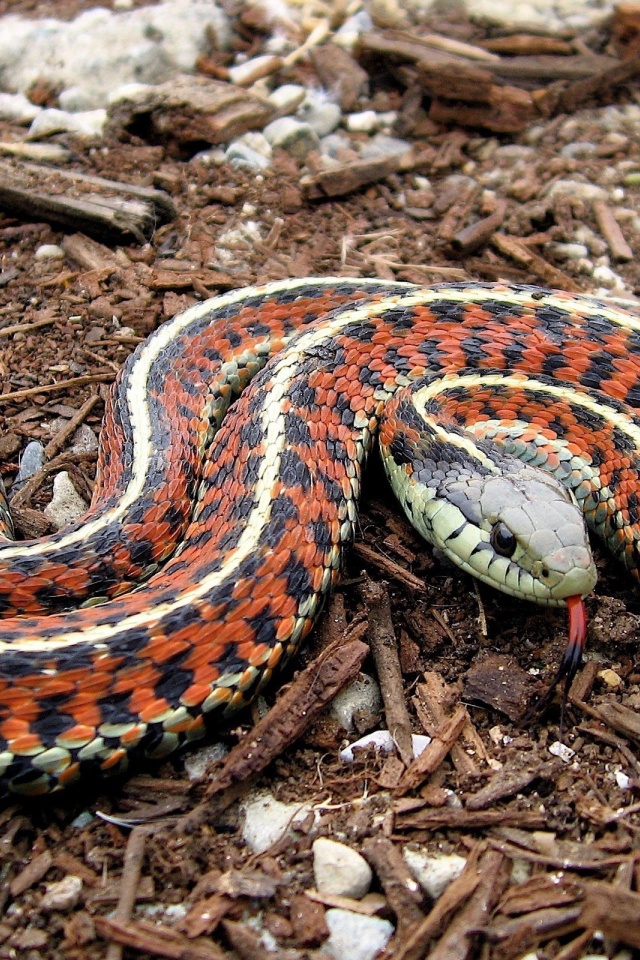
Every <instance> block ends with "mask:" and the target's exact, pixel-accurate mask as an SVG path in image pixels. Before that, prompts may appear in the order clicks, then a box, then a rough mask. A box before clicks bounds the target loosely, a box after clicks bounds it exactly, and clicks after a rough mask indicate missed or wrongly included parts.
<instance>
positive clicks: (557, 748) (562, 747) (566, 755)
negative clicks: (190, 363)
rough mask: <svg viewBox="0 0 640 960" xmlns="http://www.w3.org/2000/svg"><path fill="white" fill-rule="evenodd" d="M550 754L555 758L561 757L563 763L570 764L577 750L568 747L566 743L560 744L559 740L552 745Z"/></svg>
mask: <svg viewBox="0 0 640 960" xmlns="http://www.w3.org/2000/svg"><path fill="white" fill-rule="evenodd" d="M549 753H550V754H552V756H554V757H559V758H560V759H561V760H562V762H563V763H570V762H571V761H572V760H573V758H574V757H575V755H576V752H575V750H572V749H571V747H568V746H567V745H566V743H560V741H559V740H556V741H555V743H552V744H551V746H550V747H549Z"/></svg>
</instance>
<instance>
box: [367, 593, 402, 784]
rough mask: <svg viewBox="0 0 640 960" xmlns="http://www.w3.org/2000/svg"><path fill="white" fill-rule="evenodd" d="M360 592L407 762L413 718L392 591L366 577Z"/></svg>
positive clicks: (387, 706)
mask: <svg viewBox="0 0 640 960" xmlns="http://www.w3.org/2000/svg"><path fill="white" fill-rule="evenodd" d="M360 594H361V596H362V599H363V601H364V603H365V604H366V606H367V609H368V621H369V630H368V637H369V643H370V644H371V653H372V654H373V658H374V661H375V664H376V672H377V675H378V680H379V681H380V689H381V692H382V700H383V702H384V710H385V718H386V723H387V728H388V730H389V732H390V733H391V736H392V737H393V740H394V742H395V744H396V746H397V748H398V753H399V754H400V757H401V758H402V760H403V762H404V763H405V764H406V765H407V766H408V765H409V764H410V763H411V761H412V760H413V740H412V731H411V718H410V716H409V711H408V709H407V704H406V700H405V696H404V686H403V681H402V670H401V669H400V656H399V654H398V643H397V640H396V636H395V633H394V629H393V621H392V618H391V604H390V602H389V592H388V590H387V587H386V584H385V583H384V581H383V582H381V583H373V582H372V581H371V580H369V579H368V578H367V579H366V580H365V581H364V583H363V584H362V585H361V587H360Z"/></svg>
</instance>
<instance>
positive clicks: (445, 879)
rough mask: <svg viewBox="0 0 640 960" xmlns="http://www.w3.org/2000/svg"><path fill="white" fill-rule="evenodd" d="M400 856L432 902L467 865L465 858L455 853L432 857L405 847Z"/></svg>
mask: <svg viewBox="0 0 640 960" xmlns="http://www.w3.org/2000/svg"><path fill="white" fill-rule="evenodd" d="M402 855H403V857H404V860H405V863H406V864H407V866H408V867H409V870H410V871H411V873H412V875H413V877H414V878H415V879H416V880H417V881H418V883H419V884H420V886H421V887H422V889H423V890H424V891H425V893H428V894H429V896H430V897H431V898H432V899H433V900H437V899H438V897H439V896H440V895H441V894H442V893H443V891H444V890H445V889H446V888H447V887H448V886H449V884H450V883H451V881H452V880H455V879H456V878H457V877H459V876H460V874H461V873H462V871H463V870H464V868H465V867H466V865H467V861H466V860H465V858H464V857H459V856H458V855H457V854H455V853H452V854H440V855H438V856H432V855H430V854H428V853H425V852H423V851H422V850H411V849H410V848H409V847H405V849H404V850H403V851H402Z"/></svg>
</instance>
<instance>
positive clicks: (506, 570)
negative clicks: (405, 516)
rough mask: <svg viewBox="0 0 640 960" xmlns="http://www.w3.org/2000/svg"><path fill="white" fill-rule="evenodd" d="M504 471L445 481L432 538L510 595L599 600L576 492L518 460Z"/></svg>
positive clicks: (432, 518) (431, 510)
mask: <svg viewBox="0 0 640 960" xmlns="http://www.w3.org/2000/svg"><path fill="white" fill-rule="evenodd" d="M500 469H501V471H502V472H501V473H500V474H499V475H497V474H492V473H489V474H485V475H484V476H476V477H459V478H457V479H449V480H447V479H445V480H444V481H443V483H442V484H441V485H440V487H439V490H438V496H437V499H434V500H433V501H432V502H431V504H429V506H428V507H427V509H426V513H427V514H428V515H429V516H428V522H429V523H430V536H429V539H432V542H434V543H437V545H438V546H439V547H440V549H442V550H443V551H444V552H445V553H446V555H447V556H448V557H449V558H450V559H451V560H452V561H453V562H454V563H456V564H458V566H460V567H462V568H463V569H464V570H467V571H468V572H469V573H472V574H473V575H474V576H476V577H479V578H480V579H481V580H484V581H485V583H489V584H491V585H492V586H495V587H497V588H498V589H499V590H502V591H503V592H504V593H509V594H511V595H513V596H516V597H521V598H524V599H529V600H535V601H536V602H537V603H546V604H553V605H557V604H560V603H562V602H563V601H566V599H567V598H568V597H575V596H579V597H584V596H586V595H587V594H589V593H591V591H592V590H593V588H594V586H595V583H596V578H597V575H596V568H595V563H594V560H593V555H592V553H591V548H590V546H589V539H588V535H587V530H586V526H585V523H584V518H583V516H582V512H581V510H580V508H579V507H578V505H577V503H576V502H575V500H574V499H573V497H572V495H571V493H570V492H569V491H568V490H567V489H566V488H565V487H564V486H563V485H562V484H561V483H560V482H559V481H558V480H556V478H555V477H553V476H551V475H550V474H547V473H544V472H543V471H542V470H540V469H538V468H536V467H531V466H528V465H527V464H523V463H521V462H520V461H519V460H516V459H513V458H511V457H503V458H502V460H501V463H500Z"/></svg>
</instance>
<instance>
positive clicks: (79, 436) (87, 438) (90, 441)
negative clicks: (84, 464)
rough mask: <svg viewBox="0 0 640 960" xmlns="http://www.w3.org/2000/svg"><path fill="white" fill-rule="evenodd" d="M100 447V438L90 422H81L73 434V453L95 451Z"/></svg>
mask: <svg viewBox="0 0 640 960" xmlns="http://www.w3.org/2000/svg"><path fill="white" fill-rule="evenodd" d="M97 449H98V438H97V436H96V434H95V432H94V431H93V430H92V429H91V427H90V426H89V424H88V423H81V424H80V426H79V427H78V429H77V430H76V432H75V433H74V435H73V444H72V446H71V452H72V453H93V452H94V451H95V450H97Z"/></svg>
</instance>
